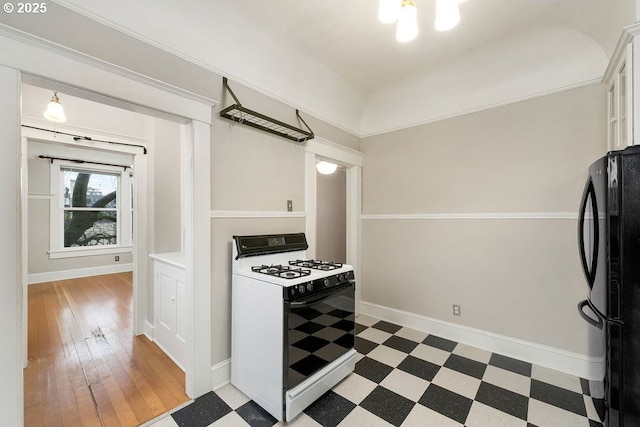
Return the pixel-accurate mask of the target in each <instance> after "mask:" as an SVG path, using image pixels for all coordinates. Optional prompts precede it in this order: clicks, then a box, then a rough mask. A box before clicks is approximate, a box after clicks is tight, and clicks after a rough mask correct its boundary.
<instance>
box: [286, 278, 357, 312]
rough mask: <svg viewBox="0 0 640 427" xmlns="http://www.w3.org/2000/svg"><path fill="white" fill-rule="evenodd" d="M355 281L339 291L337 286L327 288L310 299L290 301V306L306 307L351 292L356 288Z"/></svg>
mask: <svg viewBox="0 0 640 427" xmlns="http://www.w3.org/2000/svg"><path fill="white" fill-rule="evenodd" d="M354 283H355V282H349V283H348V284H347V285H345V286H343V287H341V288H340V290H339V291H336V288H333V289H327V290H326V291H325V292H322V293H321V294H316V295H313V297H310V298H309V299H304V300H299V301H293V302H290V303H289V307H290V308H296V309H297V308H305V307H308V306H310V305H312V304H315V303H316V302H318V301H321V300H323V299H325V298H327V297H328V296H332V297H334V296H338V295H342V294H346V293H347V292H351V291H352V290H353V289H354Z"/></svg>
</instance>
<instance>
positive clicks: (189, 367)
mask: <svg viewBox="0 0 640 427" xmlns="http://www.w3.org/2000/svg"><path fill="white" fill-rule="evenodd" d="M0 51H2V52H3V55H2V56H1V57H0V65H4V66H6V67H8V68H10V69H13V70H16V71H17V72H18V73H20V75H21V76H22V78H24V77H25V76H26V79H29V78H39V79H46V80H48V81H50V82H55V83H56V85H57V84H60V85H64V88H65V90H69V91H72V92H70V94H71V95H73V96H79V97H82V98H86V99H90V100H92V101H96V102H101V103H105V104H109V105H112V106H117V107H119V108H124V109H128V110H131V111H136V112H139V113H142V114H147V115H152V116H156V117H162V118H165V119H168V118H169V119H173V120H174V121H178V122H180V123H183V124H185V127H186V128H187V129H189V131H188V132H185V133H184V137H185V138H187V141H190V144H188V145H189V146H190V147H191V149H192V150H193V157H192V159H193V162H192V163H191V165H190V167H189V169H187V170H185V174H187V175H188V176H189V177H191V179H192V181H191V182H192V189H191V190H192V192H193V189H194V188H197V189H198V197H192V198H191V200H190V201H191V203H190V204H187V205H186V207H187V210H188V211H190V212H189V215H188V217H187V218H186V222H187V224H185V226H186V227H185V230H186V233H185V248H184V249H185V259H186V269H187V280H190V284H192V286H189V288H190V290H191V291H190V295H189V296H190V299H189V301H188V302H189V306H190V307H189V309H188V311H189V314H190V315H189V320H188V322H189V323H190V324H191V326H192V328H191V330H190V334H189V336H188V339H189V342H188V345H187V361H186V364H185V365H186V366H185V374H186V392H187V394H188V395H189V396H190V397H197V396H200V395H202V394H204V393H206V392H208V391H210V390H211V380H210V374H211V371H210V370H211V322H210V318H211V313H210V311H211V303H210V302H211V294H210V283H211V246H210V239H211V235H210V211H211V207H210V200H209V199H210V197H209V194H210V186H211V182H210V167H211V164H210V161H209V155H208V151H209V144H210V141H211V129H210V126H211V108H212V106H214V105H216V104H217V102H216V101H213V100H211V99H207V98H204V97H201V96H198V95H195V94H192V93H190V92H187V91H183V90H180V89H179V88H175V87H173V86H170V85H166V84H163V83H161V82H158V81H157V80H154V79H151V78H148V77H145V76H143V75H140V74H137V73H134V72H130V71H127V70H125V69H122V68H120V67H117V66H115V65H113V64H109V63H107V62H104V61H100V60H97V59H95V58H91V57H88V56H86V55H83V54H81V53H78V52H75V51H72V50H70V49H66V48H64V47H62V46H59V45H56V44H53V43H51V42H48V41H45V40H42V39H39V38H37V37H34V36H30V35H27V34H25V33H22V32H19V31H17V30H13V29H11V28H10V27H6V26H4V25H0ZM34 76H35V77H34ZM3 83H4V85H3V87H1V88H0V91H2V93H5V90H4V89H7V88H6V87H5V85H6V84H7V83H5V82H3ZM12 89H14V88H9V90H7V93H11V90H12ZM104 94H108V95H104ZM12 108H13V107H12ZM15 108H16V111H15V112H13V114H12V115H14V116H15V117H18V119H17V121H18V123H16V127H17V126H19V117H20V111H19V106H15ZM14 144H16V147H17V148H16V150H20V149H21V140H20V138H17V140H16V141H14ZM16 161H17V162H19V160H16ZM18 164H19V163H18ZM136 167H137V165H136ZM14 172H15V169H12V168H7V172H6V173H7V174H9V173H11V174H13V173H14ZM19 173H20V171H18V176H11V177H10V180H11V182H15V181H16V180H17V179H18V178H19ZM3 177H4V176H3ZM16 191H19V188H16ZM203 195H204V197H202V196H203ZM11 209H12V210H13V211H14V212H15V207H12V208H11ZM18 215H21V214H18ZM14 229H15V228H14ZM18 229H19V230H22V229H21V228H18ZM196 230H197V232H195V231H196ZM21 241H22V238H21V237H19V238H18V242H17V243H18V246H19V245H20V243H21ZM147 255H148V253H145V254H144V256H139V254H138V256H135V255H134V262H136V263H138V266H137V267H136V268H138V267H140V271H145V272H146V265H147V262H148V261H147V260H148V258H147ZM18 256H20V255H18ZM22 262H23V265H24V266H19V268H21V270H20V271H19V272H18V277H17V282H18V283H16V286H17V287H18V289H19V292H21V288H22V286H23V285H24V284H23V283H20V282H21V281H24V277H26V275H24V271H23V270H24V269H25V268H26V260H22ZM18 265H19V263H18ZM140 280H141V282H142V283H141V286H139V287H140V288H141V294H142V295H145V296H146V295H148V286H149V280H148V278H147V277H145V278H144V279H143V278H142V277H140ZM146 299H147V298H146V297H143V298H137V304H138V306H142V305H143V303H141V301H143V300H144V301H146ZM21 305H22V301H19V306H18V309H19V310H22V306H21ZM139 308H140V307H139ZM143 310H144V311H145V313H144V318H146V306H145V307H143ZM140 316H142V313H139V315H138V319H134V322H135V323H136V327H135V328H136V331H137V332H142V331H143V330H144V320H145V319H144V318H143V319H140ZM21 323H22V322H19V321H18V316H16V321H15V323H7V324H6V325H5V326H4V327H7V328H14V327H15V328H16V331H17V335H18V341H17V342H15V343H6V344H7V345H10V347H11V348H18V349H20V350H22V343H21V342H20V341H22V339H21V338H22V333H23V332H22V330H21ZM196 343H197V348H196ZM14 344H15V346H14ZM15 369H16V372H17V374H18V377H19V378H21V377H22V361H21V360H20V361H19V363H17V364H16V366H15ZM5 388H6V390H12V391H13V393H15V389H16V385H15V384H12V383H10V382H7V383H5V384H3V385H0V395H4V394H5V393H4V391H5ZM17 388H18V389H19V390H20V397H21V396H22V385H21V382H20V383H19V384H18V385H17ZM17 411H18V413H17V414H15V415H16V419H19V420H22V419H23V408H22V407H19V408H17ZM8 418H9V419H14V417H13V416H12V414H8Z"/></svg>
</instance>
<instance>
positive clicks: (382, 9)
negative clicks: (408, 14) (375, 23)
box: [378, 0, 402, 24]
mask: <svg viewBox="0 0 640 427" xmlns="http://www.w3.org/2000/svg"><path fill="white" fill-rule="evenodd" d="M401 4H402V3H401V0H380V2H379V3H378V20H379V21H380V22H382V23H383V24H392V23H394V22H396V21H397V20H398V11H399V10H400V5H401Z"/></svg>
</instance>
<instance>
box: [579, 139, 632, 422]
mask: <svg viewBox="0 0 640 427" xmlns="http://www.w3.org/2000/svg"><path fill="white" fill-rule="evenodd" d="M578 241H579V245H578V246H579V253H580V260H581V262H582V268H583V271H584V275H585V278H586V281H587V284H588V298H587V299H586V300H584V301H581V302H580V303H579V304H578V310H579V313H580V315H581V316H582V317H583V318H584V319H585V320H586V321H587V322H589V323H590V324H591V325H593V326H594V327H597V328H600V329H602V330H603V331H604V333H605V336H606V339H605V342H606V371H605V377H604V390H605V406H606V410H605V420H604V421H605V426H609V427H618V426H626V427H631V426H640V146H638V147H629V148H627V149H625V150H622V151H614V152H611V153H609V154H608V155H607V156H605V157H603V158H601V159H599V160H597V161H596V162H594V163H593V164H592V165H591V167H590V168H589V177H588V179H587V182H586V184H585V188H584V192H583V195H582V200H581V202H580V213H579V216H578Z"/></svg>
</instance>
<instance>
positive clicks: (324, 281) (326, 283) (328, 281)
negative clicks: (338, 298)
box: [322, 277, 331, 288]
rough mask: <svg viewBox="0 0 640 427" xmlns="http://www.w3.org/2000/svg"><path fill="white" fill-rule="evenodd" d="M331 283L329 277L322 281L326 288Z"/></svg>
mask: <svg viewBox="0 0 640 427" xmlns="http://www.w3.org/2000/svg"><path fill="white" fill-rule="evenodd" d="M330 283H331V281H330V280H329V278H328V277H327V278H325V279H324V280H323V281H322V284H323V285H324V286H325V288H326V287H327V286H329V284H330Z"/></svg>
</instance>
